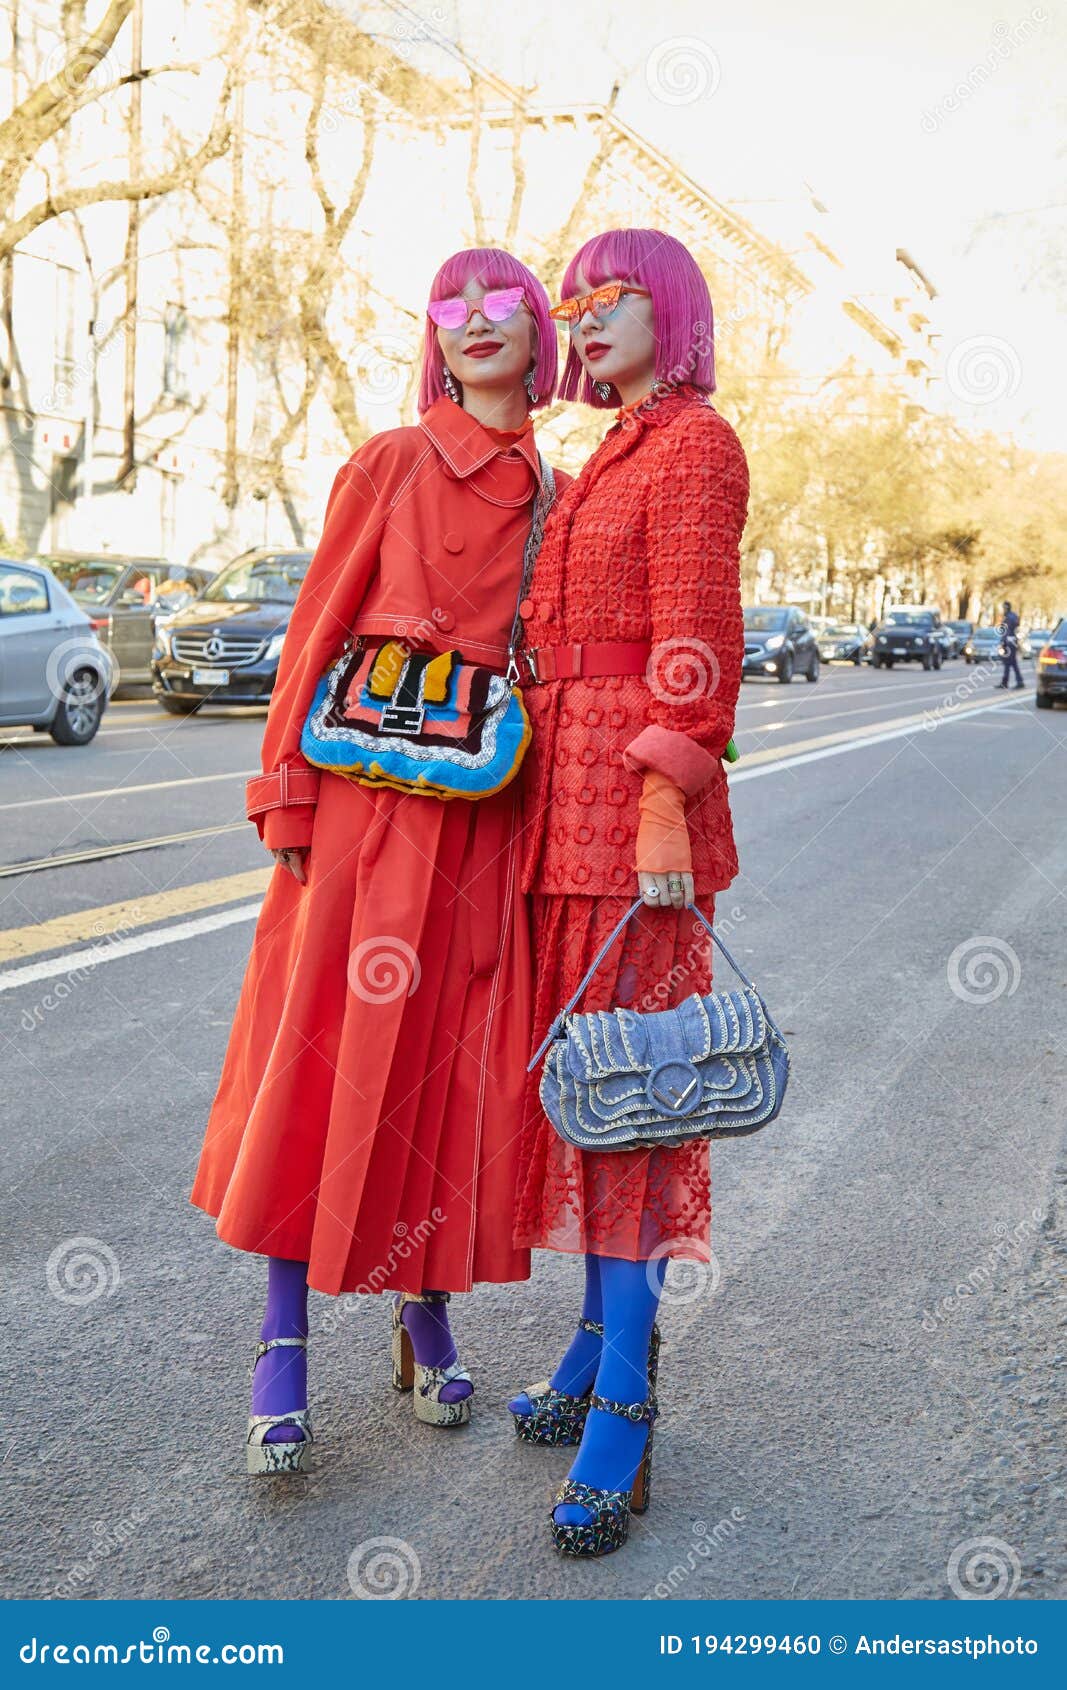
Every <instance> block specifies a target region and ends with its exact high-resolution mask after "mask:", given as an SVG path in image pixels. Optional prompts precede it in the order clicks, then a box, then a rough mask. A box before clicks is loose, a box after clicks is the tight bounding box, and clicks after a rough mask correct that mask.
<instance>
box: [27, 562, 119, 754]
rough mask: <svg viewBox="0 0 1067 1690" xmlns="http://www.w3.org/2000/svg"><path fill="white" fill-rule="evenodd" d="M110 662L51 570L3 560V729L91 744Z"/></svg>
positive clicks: (108, 686) (63, 742) (104, 701)
mask: <svg viewBox="0 0 1067 1690" xmlns="http://www.w3.org/2000/svg"><path fill="white" fill-rule="evenodd" d="M111 676H112V669H111V661H110V659H109V657H108V654H107V652H106V651H105V650H104V648H103V646H102V645H101V644H100V641H99V640H98V639H97V637H96V635H95V634H94V632H93V630H92V626H91V624H90V622H89V618H88V616H86V614H85V612H84V610H79V608H78V606H77V605H76V604H75V602H74V600H73V599H72V598H71V596H70V594H69V593H68V592H67V590H66V588H65V587H61V586H60V584H59V582H58V581H57V580H56V578H55V576H54V575H53V574H52V572H51V570H50V569H44V568H42V567H41V565H40V564H35V563H20V562H17V561H16V560H15V559H14V558H0V727H32V728H36V729H37V730H38V732H40V733H50V734H51V735H52V738H53V739H54V740H55V741H56V743H57V745H88V743H89V741H90V740H91V739H92V738H93V736H94V735H95V733H96V730H97V728H98V727H99V726H100V719H101V717H102V716H103V714H104V709H105V707H106V705H107V700H108V694H109V692H110V689H111Z"/></svg>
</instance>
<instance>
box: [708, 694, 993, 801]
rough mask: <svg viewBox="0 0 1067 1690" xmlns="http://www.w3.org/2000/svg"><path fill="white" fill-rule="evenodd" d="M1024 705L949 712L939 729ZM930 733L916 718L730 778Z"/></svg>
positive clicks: (756, 775) (743, 777) (733, 779)
mask: <svg viewBox="0 0 1067 1690" xmlns="http://www.w3.org/2000/svg"><path fill="white" fill-rule="evenodd" d="M1023 702H1024V701H1023V700H1022V699H1021V698H1013V699H1010V700H1004V699H998V700H997V702H996V703H995V704H978V705H974V706H972V707H971V708H969V709H965V710H964V709H961V710H958V711H955V712H951V711H946V713H945V714H944V715H943V716H940V717H939V718H938V719H937V722H936V724H935V728H937V727H944V726H945V725H946V724H948V723H950V722H963V721H969V720H970V719H971V717H972V716H984V715H985V713H986V711H987V710H1017V709H1018V707H1019V705H1020V704H1022V703H1023ZM927 731H930V732H933V731H935V730H934V729H931V730H927V729H925V728H924V727H923V722H922V718H921V717H915V718H913V720H912V721H911V722H910V723H909V724H908V725H907V726H906V727H901V728H887V729H886V731H885V733H869V734H859V735H857V737H856V738H855V739H846V740H842V741H841V743H840V744H838V745H826V746H823V747H822V749H821V750H819V751H799V752H797V754H796V756H794V757H790V756H788V755H786V756H783V757H775V759H774V760H773V762H769V763H761V764H759V765H758V767H756V768H752V769H745V768H739V769H738V771H737V773H736V774H731V775H730V777H729V780H730V785H731V786H736V785H737V783H738V781H742V780H758V779H759V777H760V775H773V774H776V773H777V772H778V770H779V769H794V768H796V766H797V765H798V764H799V763H817V762H819V760H820V759H821V758H823V757H840V756H841V754H842V752H844V751H859V750H860V749H861V748H862V747H863V746H866V745H881V744H883V743H884V742H885V741H886V740H889V739H907V738H910V737H911V736H912V735H913V734H921V733H925V732H927ZM743 761H744V757H743V755H742V762H743Z"/></svg>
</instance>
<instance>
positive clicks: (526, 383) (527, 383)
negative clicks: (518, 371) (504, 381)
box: [522, 370, 540, 405]
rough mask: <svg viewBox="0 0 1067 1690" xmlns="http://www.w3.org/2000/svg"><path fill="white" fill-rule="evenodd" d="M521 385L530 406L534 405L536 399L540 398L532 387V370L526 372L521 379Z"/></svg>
mask: <svg viewBox="0 0 1067 1690" xmlns="http://www.w3.org/2000/svg"><path fill="white" fill-rule="evenodd" d="M522 385H523V387H524V388H525V389H526V397H527V399H528V400H529V401H530V404H531V405H536V404H537V401H538V399H539V398H540V394H539V393H538V391H537V389H536V387H535V386H534V373H533V371H532V370H527V372H526V374H525V375H524V376H523V378H522Z"/></svg>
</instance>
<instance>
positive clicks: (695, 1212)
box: [514, 893, 715, 1262]
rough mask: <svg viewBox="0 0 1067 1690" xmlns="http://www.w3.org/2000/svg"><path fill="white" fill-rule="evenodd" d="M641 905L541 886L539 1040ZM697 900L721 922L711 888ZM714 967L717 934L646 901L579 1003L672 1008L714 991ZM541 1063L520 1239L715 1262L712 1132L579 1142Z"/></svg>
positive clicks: (532, 1105) (531, 1102)
mask: <svg viewBox="0 0 1067 1690" xmlns="http://www.w3.org/2000/svg"><path fill="white" fill-rule="evenodd" d="M632 903H633V898H632V897H627V898H617V897H608V898H592V897H584V896H580V895H575V896H567V897H554V896H548V895H542V894H537V893H535V894H534V896H533V899H532V937H533V954H534V959H535V970H536V974H535V986H534V1042H533V1046H532V1048H533V1049H535V1050H536V1048H537V1046H538V1045H539V1044H540V1042H541V1040H542V1039H543V1038H544V1036H545V1034H546V1033H547V1031H548V1029H549V1027H550V1025H551V1024H552V1021H553V1020H554V1018H555V1016H556V1015H557V1014H558V1013H559V1011H560V1009H561V1008H562V1007H563V1005H564V1004H565V1003H567V1002H568V1001H569V999H570V997H571V994H572V993H573V992H574V991H575V990H576V988H577V986H578V982H579V981H580V980H581V978H582V976H583V975H584V973H585V971H586V969H587V968H588V967H589V965H590V963H591V962H592V960H593V958H594V956H595V955H596V953H597V951H598V950H599V948H600V946H601V945H602V944H603V942H604V940H605V939H606V938H607V936H608V934H609V933H610V932H611V930H612V928H613V927H614V926H615V925H616V923H617V922H618V921H619V919H620V918H621V917H622V915H623V914H624V913H625V912H626V910H627V909H628V908H629V907H630V905H631V904H632ZM700 907H701V909H702V910H703V912H704V914H705V915H706V916H707V918H708V920H709V921H714V918H715V900H714V897H713V896H711V895H709V894H705V895H704V896H702V897H701V899H700ZM711 971H712V968H711V939H710V937H709V935H708V932H707V930H706V928H704V927H703V926H702V925H701V923H700V922H698V921H697V920H696V919H695V917H694V916H693V915H692V914H691V913H690V912H688V911H685V910H674V909H669V910H659V909H650V908H648V907H647V906H643V907H642V908H641V909H639V910H638V911H637V912H636V914H635V915H634V916H633V918H632V919H631V921H630V923H629V925H628V927H627V928H626V929H625V930H624V932H623V933H622V934H621V935H620V937H619V938H618V939H617V940H616V941H615V944H614V945H613V946H612V948H611V950H610V951H609V952H608V954H607V956H606V957H605V959H604V961H603V962H602V963H601V965H600V968H599V969H598V971H597V973H596V974H595V975H594V976H593V979H592V980H591V981H590V983H589V985H588V987H587V988H586V991H585V994H584V996H583V997H582V999H581V1000H580V1001H579V1003H578V1005H577V1008H578V1009H579V1010H582V1009H588V1010H594V1009H614V1008H618V1007H620V1006H625V1007H628V1008H631V1009H637V1010H642V1011H645V1010H657V1009H668V1008H670V1007H671V1006H673V1005H674V1004H677V1003H680V1002H681V1000H682V999H683V998H685V997H688V996H689V994H690V993H692V992H700V993H701V994H703V993H706V992H709V991H710V990H711ZM540 1072H541V1064H540V1063H538V1065H537V1067H536V1068H535V1069H534V1071H533V1073H532V1074H531V1075H530V1077H529V1081H528V1084H527V1092H526V1106H525V1110H524V1130H523V1144H522V1156H521V1166H520V1170H519V1184H518V1196H517V1201H516V1211H515V1234H514V1236H515V1242H516V1244H517V1245H520V1246H534V1247H539V1248H542V1249H547V1250H564V1251H575V1252H583V1253H584V1252H586V1251H592V1252H594V1253H596V1254H598V1255H604V1256H622V1257H624V1258H625V1259H626V1260H627V1261H645V1260H647V1259H648V1258H649V1257H650V1256H652V1255H666V1256H681V1257H688V1258H689V1259H690V1260H697V1261H702V1262H706V1261H707V1260H708V1259H709V1254H710V1249H711V1176H710V1166H709V1155H708V1146H707V1144H706V1142H703V1141H702V1142H699V1143H695V1144H688V1145H677V1146H674V1147H668V1146H665V1147H661V1148H657V1149H655V1150H632V1151H609V1152H605V1153H602V1154H595V1153H593V1152H591V1151H584V1150H576V1149H575V1148H574V1147H573V1146H572V1145H570V1144H568V1143H567V1142H566V1141H565V1140H564V1139H562V1138H560V1136H559V1134H558V1133H557V1132H556V1130H555V1128H554V1127H553V1125H552V1123H551V1121H550V1120H549V1119H548V1116H547V1115H546V1114H545V1112H544V1109H543V1107H542V1105H541V1100H540V1098H539V1096H538V1091H537V1087H538V1082H539V1080H540Z"/></svg>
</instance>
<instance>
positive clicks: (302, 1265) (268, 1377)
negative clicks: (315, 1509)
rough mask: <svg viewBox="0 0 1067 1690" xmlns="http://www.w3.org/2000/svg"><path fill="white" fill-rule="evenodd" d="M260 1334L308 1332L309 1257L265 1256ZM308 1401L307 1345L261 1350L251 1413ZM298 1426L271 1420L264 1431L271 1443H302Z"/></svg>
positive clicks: (286, 1410)
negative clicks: (294, 1259)
mask: <svg viewBox="0 0 1067 1690" xmlns="http://www.w3.org/2000/svg"><path fill="white" fill-rule="evenodd" d="M259 1335H260V1337H261V1338H263V1339H266V1338H306V1337H307V1335H308V1283H307V1263H306V1262H290V1261H287V1260H286V1259H285V1258H284V1257H283V1256H270V1257H268V1259H267V1307H266V1310H265V1312H264V1315H263V1324H262V1326H261V1327H260V1329H259ZM307 1402H308V1365H307V1351H306V1350H298V1349H297V1348H296V1346H295V1345H292V1344H286V1345H284V1346H283V1347H282V1348H281V1349H277V1350H268V1351H267V1353H266V1355H262V1356H260V1358H259V1360H258V1362H257V1363H256V1370H255V1372H254V1373H253V1375H252V1413H253V1414H291V1413H292V1412H293V1410H294V1409H297V1408H306V1407H307ZM303 1436H304V1434H303V1432H302V1431H301V1430H300V1428H299V1427H298V1426H272V1427H271V1429H270V1431H268V1432H266V1433H265V1434H264V1442H265V1443H268V1444H278V1443H282V1444H285V1443H300V1442H301V1441H302V1439H303Z"/></svg>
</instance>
